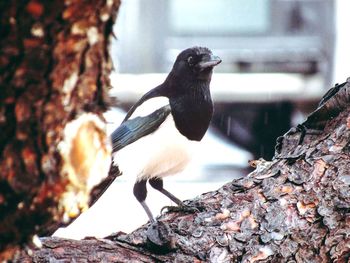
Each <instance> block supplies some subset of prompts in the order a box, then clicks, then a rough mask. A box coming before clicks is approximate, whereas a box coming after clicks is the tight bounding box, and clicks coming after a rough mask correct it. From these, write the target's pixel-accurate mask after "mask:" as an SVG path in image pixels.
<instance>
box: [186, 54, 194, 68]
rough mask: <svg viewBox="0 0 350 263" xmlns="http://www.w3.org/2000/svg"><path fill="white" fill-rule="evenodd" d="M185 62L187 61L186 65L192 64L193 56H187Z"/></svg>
mask: <svg viewBox="0 0 350 263" xmlns="http://www.w3.org/2000/svg"><path fill="white" fill-rule="evenodd" d="M187 63H188V65H190V66H193V63H194V58H193V57H192V56H189V57H188V58H187Z"/></svg>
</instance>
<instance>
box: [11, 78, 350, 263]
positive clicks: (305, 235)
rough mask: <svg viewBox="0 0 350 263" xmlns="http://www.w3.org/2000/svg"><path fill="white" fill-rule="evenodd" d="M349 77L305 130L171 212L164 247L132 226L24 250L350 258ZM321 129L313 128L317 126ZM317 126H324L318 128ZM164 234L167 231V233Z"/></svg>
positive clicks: (50, 257)
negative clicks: (187, 209) (192, 209)
mask: <svg viewBox="0 0 350 263" xmlns="http://www.w3.org/2000/svg"><path fill="white" fill-rule="evenodd" d="M349 105H350V83H349V82H348V83H346V84H344V85H342V86H341V90H339V89H338V90H337V86H336V87H335V88H334V89H333V91H332V92H331V94H327V95H326V96H325V98H324V99H323V100H322V102H321V104H320V106H319V108H318V109H317V110H316V111H315V112H313V113H312V114H311V115H310V116H309V118H308V119H307V121H306V122H304V123H303V125H302V126H300V127H299V128H298V129H292V130H291V131H289V132H288V133H287V134H285V135H284V136H283V137H281V138H279V139H278V144H277V149H276V155H275V158H274V159H273V160H272V161H265V160H262V159H261V160H257V161H253V162H252V164H253V165H255V166H256V169H255V171H253V172H252V173H250V174H249V175H248V176H246V177H244V178H241V179H238V180H234V181H232V182H230V183H228V184H226V185H224V186H223V187H221V188H220V189H218V190H217V191H213V192H209V193H205V194H203V195H201V196H200V197H198V198H196V199H193V200H190V201H187V203H188V204H193V205H197V206H200V207H202V209H201V210H200V211H198V212H196V213H189V214H184V213H181V212H171V213H170V212H169V213H165V214H163V215H161V216H160V217H159V218H158V220H159V221H160V222H163V223H165V224H164V225H165V226H168V228H165V230H166V231H165V232H164V234H165V236H164V237H169V236H170V237H171V238H170V242H169V243H168V244H167V246H166V247H156V246H155V245H154V244H152V243H151V242H150V241H149V240H148V239H147V237H146V233H147V229H148V227H149V226H148V225H144V226H142V227H140V228H139V229H138V230H136V231H135V232H133V233H131V234H128V235H126V234H124V233H117V234H113V235H111V236H109V237H107V238H105V239H95V238H90V239H85V240H80V241H74V240H66V239H60V238H44V239H42V242H43V244H42V248H41V249H34V250H32V251H31V256H28V254H26V253H25V252H23V253H22V254H21V256H20V257H19V258H18V260H19V261H21V260H23V261H24V260H28V261H30V260H34V261H35V262H47V261H54V260H62V261H63V262H70V261H72V260H73V259H74V260H76V261H80V262H102V261H104V262H116V261H117V262H348V261H349V259H350V245H349V244H350V165H349V164H350V106H349ZM311 128H313V130H312V129H311ZM314 128H317V129H314ZM160 234H162V232H161V233H160Z"/></svg>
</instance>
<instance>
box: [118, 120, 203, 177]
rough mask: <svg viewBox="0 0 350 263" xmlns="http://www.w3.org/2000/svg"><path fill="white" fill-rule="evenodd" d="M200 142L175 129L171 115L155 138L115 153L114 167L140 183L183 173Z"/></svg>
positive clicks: (153, 134)
mask: <svg viewBox="0 0 350 263" xmlns="http://www.w3.org/2000/svg"><path fill="white" fill-rule="evenodd" d="M197 145H198V142H196V141H190V140H188V139H187V138H186V137H184V136H183V135H181V134H180V133H179V132H178V130H177V129H176V127H175V123H174V120H173V118H172V116H171V115H169V116H168V118H167V119H166V120H165V121H164V123H163V124H162V125H161V126H160V127H159V128H158V129H157V130H156V131H155V132H154V133H152V134H150V135H148V136H145V137H143V138H141V139H139V140H137V141H136V142H134V143H132V144H130V145H128V146H126V147H124V148H123V149H121V150H120V151H118V152H116V153H114V155H113V158H114V163H115V164H117V165H118V166H119V168H120V170H121V171H122V172H123V174H127V176H129V174H133V175H134V176H136V177H137V179H136V180H137V181H140V180H142V179H149V178H154V177H158V178H161V177H164V176H168V175H173V174H176V173H179V172H181V171H182V170H183V169H184V168H185V167H186V166H187V164H188V163H189V162H190V160H191V157H192V155H193V154H194V152H195V150H196V148H197Z"/></svg>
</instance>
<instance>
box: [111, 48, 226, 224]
mask: <svg viewBox="0 0 350 263" xmlns="http://www.w3.org/2000/svg"><path fill="white" fill-rule="evenodd" d="M220 63H221V59H220V58H219V57H218V56H215V55H213V53H212V52H211V50H210V49H208V48H206V47H198V46H195V47H191V48H187V49H185V50H183V51H182V52H180V53H179V55H178V56H177V58H176V60H175V62H174V65H173V67H172V69H171V71H170V73H169V74H168V76H167V77H166V78H165V80H164V82H163V83H162V84H160V85H158V86H156V87H155V88H153V89H151V90H150V91H148V92H147V93H146V94H144V95H143V96H142V97H141V98H140V99H139V100H138V101H137V102H136V103H135V104H134V105H133V106H132V107H131V108H130V110H129V111H128V113H127V114H126V116H125V118H124V120H123V121H122V123H121V124H120V126H119V127H118V128H117V129H116V130H115V131H113V132H112V134H111V141H112V158H113V159H112V164H113V165H115V166H118V168H119V169H120V170H121V171H122V172H124V171H123V167H127V166H129V167H130V162H131V163H132V165H131V166H132V167H133V168H134V172H135V173H136V181H135V184H134V187H133V194H134V196H135V197H136V199H137V201H138V202H139V203H140V204H141V206H142V207H143V209H144V210H145V212H146V214H147V216H148V218H149V221H150V222H151V223H155V222H156V220H155V218H154V216H153V214H152V212H151V210H150V209H149V207H148V205H147V204H146V197H147V186H146V185H147V182H148V183H149V184H150V185H151V186H152V187H153V188H154V189H156V190H158V191H159V192H161V193H162V194H164V195H165V196H167V197H168V198H169V199H170V200H172V201H173V202H175V203H176V204H177V205H178V206H179V207H185V205H184V204H183V202H182V201H181V200H180V199H178V198H177V197H175V196H174V195H173V194H171V193H170V192H169V191H167V190H166V189H165V188H164V186H163V178H164V177H166V176H169V175H174V174H177V173H180V172H181V171H182V170H183V169H184V168H185V167H186V165H187V164H188V163H189V161H190V159H191V156H192V153H193V149H195V148H196V145H197V144H198V143H199V142H200V141H201V139H202V138H203V136H204V135H205V133H206V131H207V129H208V127H209V124H210V121H211V118H212V116H213V110H214V106H213V101H212V98H211V94H210V81H211V78H212V73H213V68H214V67H215V66H217V65H218V64H220ZM127 152H129V153H130V152H131V154H132V155H133V154H135V155H136V154H137V153H140V152H142V154H141V156H139V158H137V159H136V158H135V159H132V160H130V155H128V154H126V153H127ZM125 156H128V157H125ZM125 158H128V159H125ZM125 163H126V164H125ZM127 164H129V165H127Z"/></svg>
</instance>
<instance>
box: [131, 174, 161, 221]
mask: <svg viewBox="0 0 350 263" xmlns="http://www.w3.org/2000/svg"><path fill="white" fill-rule="evenodd" d="M146 183H147V180H141V181H137V182H136V183H135V184H134V196H135V197H136V199H137V201H139V202H140V204H141V205H142V207H143V209H144V210H145V212H146V214H147V216H148V218H149V221H150V222H151V224H153V223H155V222H156V220H155V219H154V217H153V215H152V212H151V210H150V209H149V207H148V205H147V204H146V201H145V200H146V197H147V188H146Z"/></svg>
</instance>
